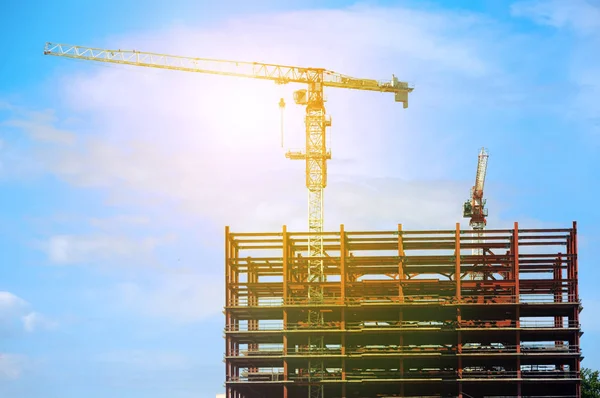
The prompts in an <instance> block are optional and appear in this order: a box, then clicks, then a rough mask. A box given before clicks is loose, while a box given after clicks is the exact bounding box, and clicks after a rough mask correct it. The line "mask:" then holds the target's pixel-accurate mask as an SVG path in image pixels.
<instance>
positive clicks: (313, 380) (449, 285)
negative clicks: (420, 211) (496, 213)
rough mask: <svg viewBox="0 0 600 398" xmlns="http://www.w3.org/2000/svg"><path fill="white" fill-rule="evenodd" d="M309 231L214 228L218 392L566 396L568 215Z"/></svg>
mask: <svg viewBox="0 0 600 398" xmlns="http://www.w3.org/2000/svg"><path fill="white" fill-rule="evenodd" d="M322 236H323V245H324V256H323V257H322V258H321V259H320V260H322V262H323V270H324V273H323V275H324V278H323V280H322V281H316V282H310V281H309V280H308V274H309V259H308V258H307V257H306V253H307V234H306V233H294V232H288V231H286V229H285V228H284V229H283V231H281V232H278V233H256V234H252V233H239V234H236V233H234V232H230V231H227V232H226V242H227V245H226V247H227V249H226V258H227V261H226V278H227V279H226V281H227V299H226V310H225V313H226V327H225V335H226V340H227V348H226V364H227V382H226V383H227V391H228V394H229V395H228V396H230V397H290V398H291V397H306V396H307V395H308V393H309V390H310V389H317V390H322V392H321V394H323V396H327V397H407V396H411V397H416V396H418V397H422V396H436V397H439V396H466V397H468V396H473V397H483V396H504V397H507V396H510V397H514V396H519V397H520V396H528V397H531V396H537V397H550V396H552V397H559V396H561V397H575V396H579V395H578V384H579V376H578V371H579V359H580V352H579V337H580V329H579V300H578V293H577V252H576V245H577V231H576V226H575V224H574V225H573V227H572V228H566V229H555V230H542V229H520V228H519V226H518V225H517V224H516V223H515V226H514V229H509V230H486V231H485V235H484V236H485V243H484V244H481V243H477V242H475V241H474V237H473V236H472V234H471V231H468V230H466V231H465V230H460V229H459V226H458V225H457V227H456V229H454V230H440V231H410V230H403V229H402V226H399V227H398V229H397V230H394V231H345V230H344V227H343V226H341V227H340V230H339V231H335V232H333V231H332V232H324V233H323V234H322ZM475 239H476V238H475ZM473 249H475V250H477V249H479V250H481V251H482V252H481V254H475V255H474V254H473V253H472V251H473ZM313 288H317V289H318V291H320V292H322V295H320V296H319V297H317V298H315V297H310V294H311V289H313ZM317 289H314V290H317ZM311 312H313V313H315V314H318V316H317V318H318V321H316V322H313V323H309V322H308V319H309V313H311Z"/></svg>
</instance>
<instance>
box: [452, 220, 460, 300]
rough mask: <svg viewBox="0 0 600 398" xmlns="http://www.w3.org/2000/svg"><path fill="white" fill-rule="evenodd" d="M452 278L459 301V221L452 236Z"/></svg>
mask: <svg viewBox="0 0 600 398" xmlns="http://www.w3.org/2000/svg"><path fill="white" fill-rule="evenodd" d="M454 242H455V243H454V258H455V263H454V279H455V280H456V300H457V301H458V302H460V301H461V300H462V297H461V286H460V285H461V283H460V223H458V222H457V223H456V234H455V238H454Z"/></svg>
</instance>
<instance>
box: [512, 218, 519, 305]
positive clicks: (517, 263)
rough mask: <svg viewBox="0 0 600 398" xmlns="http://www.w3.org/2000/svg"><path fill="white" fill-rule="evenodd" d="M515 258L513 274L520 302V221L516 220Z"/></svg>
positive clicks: (516, 294) (514, 231)
mask: <svg viewBox="0 0 600 398" xmlns="http://www.w3.org/2000/svg"><path fill="white" fill-rule="evenodd" d="M511 252H512V254H513V256H514V259H513V267H514V268H513V275H514V276H515V303H517V304H519V303H520V301H521V288H520V283H519V278H520V276H519V223H518V222H515V226H514V230H513V244H512V250H511Z"/></svg>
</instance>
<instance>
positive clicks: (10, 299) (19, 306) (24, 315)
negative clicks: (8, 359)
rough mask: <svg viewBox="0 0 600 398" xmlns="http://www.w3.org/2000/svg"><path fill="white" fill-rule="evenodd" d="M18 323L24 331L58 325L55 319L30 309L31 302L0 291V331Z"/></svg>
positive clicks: (12, 328) (9, 328)
mask: <svg viewBox="0 0 600 398" xmlns="http://www.w3.org/2000/svg"><path fill="white" fill-rule="evenodd" d="M19 323H20V325H19V327H22V328H23V330H25V331H26V332H34V331H36V330H50V329H55V328H56V327H58V322H57V321H56V320H54V319H51V318H49V317H47V316H45V315H43V314H40V313H39V312H35V311H32V310H31V304H29V303H28V302H27V301H25V300H23V299H22V298H20V297H18V296H16V295H15V294H13V293H10V292H6V291H0V331H1V330H3V329H4V330H14V328H16V325H17V324H19ZM0 356H1V354H0Z"/></svg>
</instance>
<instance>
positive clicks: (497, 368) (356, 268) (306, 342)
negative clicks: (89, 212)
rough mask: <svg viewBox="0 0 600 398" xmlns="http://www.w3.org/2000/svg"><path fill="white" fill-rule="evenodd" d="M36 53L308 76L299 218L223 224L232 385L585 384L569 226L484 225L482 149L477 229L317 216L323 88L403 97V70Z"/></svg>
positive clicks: (252, 396)
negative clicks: (370, 226)
mask: <svg viewBox="0 0 600 398" xmlns="http://www.w3.org/2000/svg"><path fill="white" fill-rule="evenodd" d="M44 54H46V55H54V56H61V57H67V58H73V59H80V60H90V61H99V62H109V63H116V64H121V65H131V66H141V67H151V68H161V69H170V70H178V71H185V72H197V73H207V74H214V75H223V76H233V77H247V78H253V79H262V80H267V81H271V82H275V83H277V84H288V83H295V84H303V85H305V86H306V88H305V89H301V90H297V91H296V92H295V93H294V98H293V100H294V102H295V103H296V104H298V105H301V106H303V107H305V109H306V116H305V133H306V148H305V150H304V151H288V152H287V153H286V157H287V158H289V159H292V160H301V161H303V162H304V164H305V168H306V181H305V183H306V187H307V189H308V228H307V231H305V232H297V231H288V230H287V228H286V227H285V226H283V228H282V230H280V231H277V232H256V233H247V232H246V233H240V232H235V231H233V230H230V228H229V227H226V229H225V303H224V304H225V311H224V313H225V329H224V336H225V358H224V359H225V389H226V395H225V396H226V397H227V398H277V397H283V398H298V397H308V398H325V397H327V398H329V397H332V398H350V397H356V398H392V397H460V398H463V397H548V398H549V397H565V398H566V397H581V386H580V384H581V378H580V361H581V359H582V356H581V350H580V344H579V343H580V337H581V335H582V331H581V328H580V323H579V313H580V310H581V308H582V307H581V303H580V300H579V293H578V262H577V261H578V260H577V224H576V222H573V224H572V225H570V226H568V227H567V226H565V227H564V228H556V229H531V228H529V227H528V226H526V225H525V226H519V224H518V223H517V222H515V223H514V225H513V226H512V228H509V229H493V228H486V224H487V221H486V217H487V208H486V207H485V203H486V202H485V200H484V199H483V189H484V181H485V176H486V170H487V159H488V153H487V151H486V150H485V149H482V150H481V151H480V152H479V156H478V159H477V160H478V161H477V170H476V173H475V183H474V185H473V188H472V189H471V193H470V197H469V199H468V200H467V202H466V203H464V204H463V206H462V211H463V216H464V217H465V218H467V219H469V226H470V228H468V229H463V228H461V225H460V223H457V224H456V225H453V226H450V225H449V226H447V228H446V229H442V230H412V229H409V228H404V227H403V226H402V224H396V223H397V222H399V221H400V222H401V221H402V220H390V225H397V228H396V227H394V229H393V230H386V231H354V230H346V229H345V228H344V226H343V225H341V226H340V228H339V230H336V231H326V230H324V227H323V225H324V224H323V219H324V207H323V204H324V199H323V192H324V189H325V187H326V186H327V161H328V160H329V159H331V152H330V150H329V148H328V147H327V140H326V132H327V128H328V127H330V126H331V119H330V118H329V117H328V115H327V114H326V111H325V97H324V88H325V87H332V88H338V89H340V88H345V89H352V90H364V91H374V92H380V93H392V94H394V99H395V101H396V102H400V103H402V104H403V108H407V107H408V95H409V93H411V92H412V91H413V88H412V87H410V86H409V84H408V83H406V82H402V81H399V80H398V79H397V78H396V76H394V75H392V79H391V80H390V81H377V80H373V79H360V78H354V77H349V76H346V75H342V74H339V73H336V72H332V71H329V70H326V69H322V68H306V67H296V66H284V65H275V64H263V63H257V62H239V61H227V60H214V59H204V58H191V57H181V56H171V55H165V54H156V53H146V52H140V51H135V50H108V49H97V48H90V47H81V46H72V45H63V44H51V43H47V44H46V48H45V50H44ZM285 106H286V104H285V100H284V99H283V98H282V99H281V100H280V101H279V107H280V110H281V113H282V115H283V111H284V109H285ZM281 126H282V127H281V129H282V135H283V116H282V123H281ZM457 208H460V204H457ZM366 211H368V210H366ZM392 221H393V224H392ZM257 230H260V226H257Z"/></svg>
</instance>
